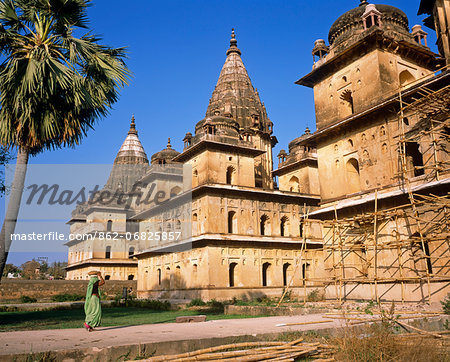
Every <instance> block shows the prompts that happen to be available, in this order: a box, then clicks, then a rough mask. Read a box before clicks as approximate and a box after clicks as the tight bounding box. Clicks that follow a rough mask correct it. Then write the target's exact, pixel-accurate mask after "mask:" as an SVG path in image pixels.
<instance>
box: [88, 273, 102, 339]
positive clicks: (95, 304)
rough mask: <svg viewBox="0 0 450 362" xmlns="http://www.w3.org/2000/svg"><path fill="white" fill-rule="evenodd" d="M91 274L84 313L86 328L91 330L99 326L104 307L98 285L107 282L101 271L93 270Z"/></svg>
mask: <svg viewBox="0 0 450 362" xmlns="http://www.w3.org/2000/svg"><path fill="white" fill-rule="evenodd" d="M88 274H89V275H90V276H91V279H90V280H89V284H88V287H87V292H86V301H85V303H84V313H85V314H86V319H85V322H84V328H86V329H87V330H88V331H89V332H91V331H93V330H94V328H95V327H98V326H99V325H100V323H101V321H102V308H101V306H100V292H99V290H98V287H99V286H101V285H103V284H105V280H104V279H103V277H102V273H101V272H97V271H96V272H94V271H91V272H89V273H88Z"/></svg>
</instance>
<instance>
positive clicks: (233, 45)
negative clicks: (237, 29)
mask: <svg viewBox="0 0 450 362" xmlns="http://www.w3.org/2000/svg"><path fill="white" fill-rule="evenodd" d="M231 53H238V54H239V55H241V51H240V50H239V49H238V47H237V40H236V34H235V33H234V28H232V29H231V40H230V48H229V49H228V50H227V55H228V54H231Z"/></svg>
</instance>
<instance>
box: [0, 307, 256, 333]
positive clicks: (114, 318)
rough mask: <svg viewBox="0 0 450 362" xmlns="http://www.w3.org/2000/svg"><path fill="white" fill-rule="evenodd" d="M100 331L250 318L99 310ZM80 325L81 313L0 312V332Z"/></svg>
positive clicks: (179, 312)
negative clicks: (191, 319)
mask: <svg viewBox="0 0 450 362" xmlns="http://www.w3.org/2000/svg"><path fill="white" fill-rule="evenodd" d="M102 313H103V315H102V327H110V326H126V325H138V324H153V323H170V322H175V318H176V317H179V316H191V315H199V314H206V315H207V320H215V319H236V318H251V317H250V316H243V315H224V314H222V313H205V311H196V310H177V311H167V312H161V311H153V310H149V309H145V308H135V307H128V308H103V310H102ZM83 323H84V311H83V309H81V308H80V309H68V310H51V311H32V312H2V313H0V332H8V331H19V330H37V329H64V328H81V327H82V326H83Z"/></svg>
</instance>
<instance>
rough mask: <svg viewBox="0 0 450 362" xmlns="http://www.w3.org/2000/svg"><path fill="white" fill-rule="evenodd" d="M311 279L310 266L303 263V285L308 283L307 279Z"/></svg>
mask: <svg viewBox="0 0 450 362" xmlns="http://www.w3.org/2000/svg"><path fill="white" fill-rule="evenodd" d="M308 277H309V264H308V263H303V264H302V279H303V284H305V283H306V279H308Z"/></svg>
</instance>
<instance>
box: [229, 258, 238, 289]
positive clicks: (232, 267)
mask: <svg viewBox="0 0 450 362" xmlns="http://www.w3.org/2000/svg"><path fill="white" fill-rule="evenodd" d="M236 266H237V263H230V265H229V266H228V284H229V286H230V287H234V286H235V282H236Z"/></svg>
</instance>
